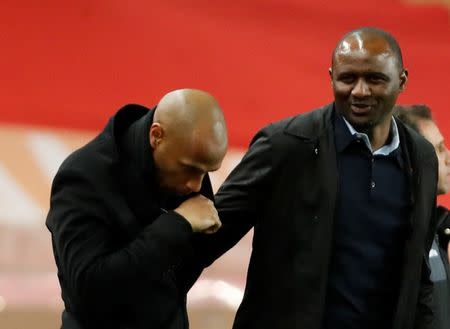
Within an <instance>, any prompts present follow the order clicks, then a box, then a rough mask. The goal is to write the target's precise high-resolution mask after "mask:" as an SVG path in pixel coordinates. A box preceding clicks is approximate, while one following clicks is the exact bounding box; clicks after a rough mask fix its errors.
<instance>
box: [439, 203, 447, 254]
mask: <svg viewBox="0 0 450 329" xmlns="http://www.w3.org/2000/svg"><path fill="white" fill-rule="evenodd" d="M444 211H445V214H444V216H443V219H442V222H441V223H439V227H438V231H437V233H438V237H439V245H440V247H441V248H442V249H444V250H448V244H449V242H450V214H449V213H448V210H447V209H445V210H444Z"/></svg>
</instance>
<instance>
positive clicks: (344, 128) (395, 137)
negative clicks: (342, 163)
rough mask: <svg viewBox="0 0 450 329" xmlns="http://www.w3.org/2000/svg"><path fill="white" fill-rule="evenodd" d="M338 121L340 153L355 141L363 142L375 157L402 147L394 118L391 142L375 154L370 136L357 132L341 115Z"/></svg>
mask: <svg viewBox="0 0 450 329" xmlns="http://www.w3.org/2000/svg"><path fill="white" fill-rule="evenodd" d="M336 121H337V122H336V133H337V136H336V137H337V144H336V146H337V149H338V151H339V152H341V151H343V150H344V149H345V148H346V147H347V146H348V145H349V144H350V143H351V142H352V141H353V140H355V139H359V140H362V141H363V142H364V144H365V145H366V147H367V148H368V149H369V150H370V152H371V153H372V154H373V155H389V154H391V153H392V152H393V151H395V150H397V149H398V148H399V146H400V138H399V134H398V127H397V123H396V122H395V119H394V118H393V117H392V120H391V129H390V135H391V138H390V142H389V143H388V144H386V145H383V146H382V147H381V148H379V149H378V150H376V151H375V152H374V151H373V149H372V145H371V144H370V140H369V136H367V134H365V133H360V132H358V131H356V129H355V128H354V127H353V126H352V125H351V124H350V123H349V122H348V121H347V120H346V119H345V118H344V117H343V116H341V115H337V120H336Z"/></svg>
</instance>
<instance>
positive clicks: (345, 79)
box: [339, 75, 355, 83]
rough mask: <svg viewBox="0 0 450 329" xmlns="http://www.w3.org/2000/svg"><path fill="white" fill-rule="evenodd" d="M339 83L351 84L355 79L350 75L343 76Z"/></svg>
mask: <svg viewBox="0 0 450 329" xmlns="http://www.w3.org/2000/svg"><path fill="white" fill-rule="evenodd" d="M339 80H340V81H342V82H344V83H352V82H353V81H354V80H355V77H353V76H351V75H345V76H342V77H340V78H339Z"/></svg>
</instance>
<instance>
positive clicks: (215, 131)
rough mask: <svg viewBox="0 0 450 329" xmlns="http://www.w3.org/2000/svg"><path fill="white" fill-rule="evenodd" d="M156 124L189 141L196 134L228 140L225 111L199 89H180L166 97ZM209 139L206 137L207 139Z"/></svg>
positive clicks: (155, 116)
mask: <svg viewBox="0 0 450 329" xmlns="http://www.w3.org/2000/svg"><path fill="white" fill-rule="evenodd" d="M153 122H156V123H159V124H161V125H162V126H163V128H164V129H165V130H166V132H167V133H170V134H171V135H172V134H174V135H175V134H176V135H177V136H179V137H182V138H187V136H190V135H192V134H193V133H196V134H201V133H208V135H209V134H210V136H208V137H211V138H217V139H226V138H227V135H226V127H225V121H224V116H223V113H222V110H221V109H220V106H219V104H218V103H217V101H216V99H215V98H214V97H213V96H212V95H210V94H209V93H207V92H205V91H202V90H197V89H178V90H174V91H172V92H170V93H168V94H166V95H164V96H163V97H162V98H161V100H160V101H159V103H158V106H157V108H156V111H155V115H154V119H153ZM205 137H206V136H205Z"/></svg>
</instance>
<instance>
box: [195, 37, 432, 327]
mask: <svg viewBox="0 0 450 329" xmlns="http://www.w3.org/2000/svg"><path fill="white" fill-rule="evenodd" d="M329 73H330V77H331V83H332V88H333V92H334V102H333V103H332V104H329V105H326V106H324V107H322V108H320V109H317V110H315V111H312V112H310V113H306V114H302V115H298V116H295V117H292V118H288V119H285V120H283V121H280V122H277V123H274V124H271V125H269V126H267V127H265V128H264V129H262V130H261V131H260V132H259V133H258V134H257V135H256V136H255V137H254V139H253V141H252V142H251V146H250V148H249V150H248V152H247V153H246V155H245V156H244V158H243V159H242V161H241V162H240V164H238V166H237V167H236V168H235V170H234V171H233V172H232V173H231V174H230V176H229V177H228V178H227V179H226V181H225V183H224V184H223V185H222V187H221V188H220V189H219V191H218V193H217V194H216V207H217V209H218V211H219V217H220V219H221V221H222V224H223V225H222V228H221V230H220V231H219V232H218V234H217V235H215V236H214V237H213V239H211V241H210V242H211V247H208V248H203V250H209V251H211V253H210V254H209V255H208V256H209V257H210V258H209V259H206V260H205V261H206V264H209V263H210V262H211V261H213V260H214V259H215V258H216V257H218V256H219V255H220V254H221V253H222V252H223V251H224V250H227V249H228V248H230V247H231V246H232V245H234V244H235V243H236V242H237V241H238V240H239V239H240V238H241V237H242V236H243V235H244V234H245V233H246V232H248V230H249V229H250V228H252V227H254V236H253V245H252V247H253V251H252V255H251V259H250V264H249V269H248V275H247V284H246V288H245V293H244V298H243V301H242V303H241V305H240V307H239V309H238V311H237V314H236V318H235V321H234V327H233V328H234V329H269V328H270V329H300V328H302V329H303V328H304V329H413V328H421V329H423V328H429V325H430V323H431V321H432V318H433V316H432V313H431V311H430V302H431V300H430V296H431V288H432V284H431V282H430V280H429V266H428V263H427V262H428V251H429V248H430V245H431V242H432V239H433V228H434V226H435V223H434V222H433V221H432V218H433V216H432V215H433V211H434V209H435V202H436V182H437V161H436V155H435V153H434V150H433V147H432V146H431V145H430V144H429V143H428V142H427V141H425V140H424V139H423V138H422V137H421V136H419V135H418V134H417V133H416V132H414V131H412V130H411V129H409V128H408V127H406V126H404V125H403V124H402V123H401V122H398V121H397V120H395V119H394V118H393V117H392V112H393V107H394V105H395V103H396V100H397V97H398V95H399V94H400V93H401V92H402V91H403V90H404V89H405V86H406V82H407V71H406V69H405V68H404V66H403V60H402V55H401V51H400V47H399V46H398V44H397V41H396V40H395V39H394V38H393V37H392V36H391V35H390V34H388V33H386V32H385V31H382V30H379V29H375V28H362V29H358V30H355V31H352V32H350V33H348V34H347V35H345V36H344V37H343V39H342V40H341V41H340V42H339V43H338V45H337V46H336V48H335V51H334V53H333V56H332V65H331V68H330V72H329ZM281 105H282V104H281ZM207 239H208V237H207ZM214 248H215V249H214ZM213 250H214V251H213Z"/></svg>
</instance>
